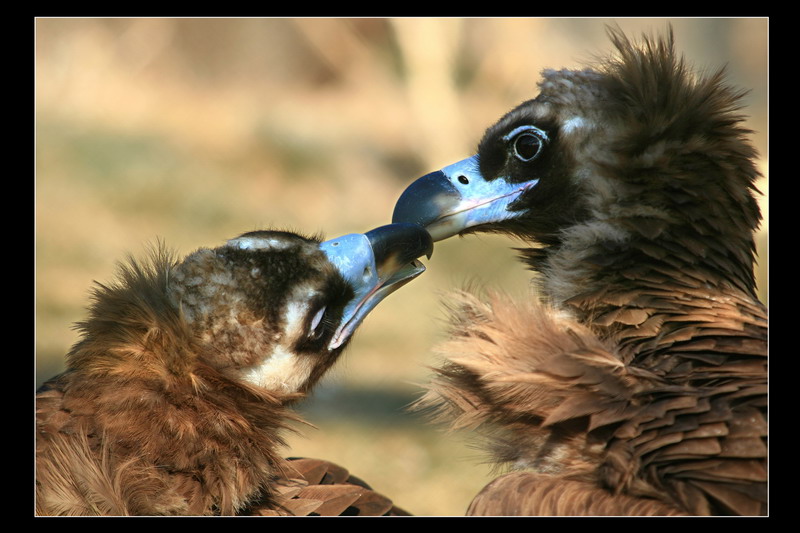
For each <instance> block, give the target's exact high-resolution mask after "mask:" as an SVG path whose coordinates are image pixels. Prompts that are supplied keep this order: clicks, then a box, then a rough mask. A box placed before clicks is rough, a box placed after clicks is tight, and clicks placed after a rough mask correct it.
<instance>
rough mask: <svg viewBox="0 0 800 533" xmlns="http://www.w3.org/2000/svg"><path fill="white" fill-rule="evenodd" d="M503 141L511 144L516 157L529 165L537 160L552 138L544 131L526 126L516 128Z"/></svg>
mask: <svg viewBox="0 0 800 533" xmlns="http://www.w3.org/2000/svg"><path fill="white" fill-rule="evenodd" d="M503 140H504V141H505V142H511V144H512V148H513V150H514V157H516V158H517V159H519V160H520V161H522V162H523V163H528V162H530V161H533V160H534V159H536V157H537V156H538V155H539V154H540V153H541V152H542V148H544V145H545V144H546V143H547V142H548V141H549V140H550V138H549V137H548V136H547V133H546V132H545V131H544V130H541V129H539V128H537V127H536V126H532V125H530V124H526V125H524V126H519V127H516V128H514V129H513V130H511V131H510V132H508V133H507V134H505V135H504V136H503Z"/></svg>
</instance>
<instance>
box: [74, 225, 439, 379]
mask: <svg viewBox="0 0 800 533" xmlns="http://www.w3.org/2000/svg"><path fill="white" fill-rule="evenodd" d="M431 250H432V245H431V240H430V237H429V236H428V235H427V233H425V231H424V230H422V229H421V228H419V227H416V226H413V225H390V226H384V227H381V228H377V229H375V230H372V231H370V232H368V233H366V234H351V235H345V236H342V237H339V238H336V239H331V240H329V241H325V242H321V240H319V239H317V238H306V237H302V236H299V235H296V234H294V233H288V232H281V231H255V232H250V233H246V234H244V235H242V236H240V237H237V238H235V239H232V240H230V241H229V242H227V243H226V244H225V245H223V246H220V247H218V248H214V249H207V248H202V249H200V250H198V251H196V252H194V253H192V254H191V255H189V256H188V257H186V258H185V259H184V260H183V261H181V262H174V261H173V260H171V259H169V258H168V257H166V256H161V257H159V258H157V259H156V260H155V261H154V264H153V265H152V266H151V267H143V266H141V265H140V264H139V263H137V262H135V261H133V262H131V264H130V265H128V266H125V267H123V268H122V271H121V280H120V282H119V284H118V285H116V286H110V287H105V286H101V288H100V289H99V290H98V291H97V292H96V298H95V299H96V302H95V305H94V306H93V307H92V309H91V316H90V319H89V320H87V321H86V322H84V323H83V324H81V325H80V328H81V329H82V330H83V331H84V340H83V341H82V342H81V343H79V345H78V346H76V349H75V350H73V353H72V355H71V363H72V366H73V367H82V368H87V367H89V368H95V369H104V368H105V369H107V370H108V371H109V372H111V373H125V372H131V373H137V374H139V375H141V374H143V373H147V372H148V371H151V372H152V373H153V374H154V375H158V374H161V375H163V376H164V377H165V378H166V377H168V376H172V378H170V379H176V380H177V381H178V382H182V381H187V380H189V381H191V380H192V379H193V378H192V375H193V373H195V372H197V371H198V368H201V367H210V368H211V369H213V371H215V372H219V373H221V374H222V375H223V376H225V377H226V378H228V379H231V380H233V381H235V382H241V383H245V384H247V385H254V386H256V387H257V388H259V389H263V390H267V391H270V392H274V393H277V394H292V393H296V392H305V391H307V390H308V389H309V388H310V387H311V386H312V385H313V384H314V383H316V382H317V381H318V380H319V378H320V377H321V376H322V375H323V374H324V373H325V371H326V370H327V369H328V368H330V366H331V365H332V364H333V363H334V362H335V361H336V359H337V358H338V356H339V354H340V353H341V352H342V350H343V349H344V347H345V346H346V345H347V343H348V342H349V340H350V338H351V336H352V334H353V333H354V331H355V329H356V328H357V327H358V326H359V324H360V323H361V321H362V320H363V318H364V317H365V316H366V314H367V313H369V312H370V311H371V310H372V309H373V308H374V307H375V306H376V305H377V304H378V303H379V302H380V301H381V300H383V298H385V297H386V296H387V295H388V294H390V293H391V292H392V291H394V290H396V289H397V288H399V287H400V286H402V285H403V284H405V283H406V282H408V281H410V280H411V279H413V278H414V277H416V276H417V275H419V274H420V273H422V272H423V271H424V267H422V265H421V264H420V263H419V262H418V261H416V258H417V257H419V256H421V255H425V254H430V252H431ZM93 345H94V346H97V347H98V348H97V349H92V348H91V346H93Z"/></svg>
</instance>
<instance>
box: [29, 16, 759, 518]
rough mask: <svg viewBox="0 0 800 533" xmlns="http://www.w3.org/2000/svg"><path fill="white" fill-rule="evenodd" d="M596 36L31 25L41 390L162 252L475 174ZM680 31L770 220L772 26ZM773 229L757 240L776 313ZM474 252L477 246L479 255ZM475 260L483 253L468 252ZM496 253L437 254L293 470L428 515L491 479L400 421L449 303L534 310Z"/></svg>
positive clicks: (435, 24) (320, 416)
mask: <svg viewBox="0 0 800 533" xmlns="http://www.w3.org/2000/svg"><path fill="white" fill-rule="evenodd" d="M609 22H614V21H610V20H605V19H432V18H428V19H414V18H406V19H388V20H387V19H221V20H220V19H155V18H153V19H76V18H73V19H57V18H50V19H47V18H45V19H38V20H36V22H35V24H36V170H37V172H36V220H35V222H36V243H35V244H36V317H35V319H36V330H35V332H36V339H35V345H36V383H37V384H38V383H40V382H41V381H43V380H44V379H46V378H48V377H50V376H52V375H53V374H55V373H57V372H59V371H60V370H61V369H62V368H63V364H62V361H63V356H64V354H65V353H66V352H67V350H68V349H69V347H70V346H71V345H72V343H74V342H75V341H76V340H77V337H76V334H75V332H74V331H73V330H72V329H71V325H72V324H73V323H74V322H76V321H77V320H80V319H81V318H82V317H83V312H84V311H83V309H84V307H85V306H86V304H87V302H88V297H87V296H88V290H89V288H90V286H91V284H92V282H93V281H94V280H97V281H107V280H110V279H111V278H112V276H113V274H114V268H115V266H114V265H115V262H116V261H118V260H120V259H122V258H124V256H125V254H127V253H129V252H132V253H134V254H141V253H144V252H145V250H146V247H147V245H148V244H149V243H153V242H155V241H156V240H157V239H162V240H163V241H165V242H166V243H168V244H169V245H170V246H172V247H173V248H175V249H176V250H177V251H179V252H180V253H181V254H186V253H189V252H191V251H193V250H194V249H196V248H197V247H200V246H216V245H219V244H221V243H222V242H224V241H225V240H226V239H228V238H230V237H233V236H235V235H237V234H239V233H242V232H244V231H249V230H252V229H257V228H265V227H275V226H277V227H280V228H289V229H295V230H299V231H302V232H306V233H315V232H319V231H322V232H324V233H325V235H327V236H330V237H332V236H335V235H339V234H343V233H350V232H362V231H366V230H368V229H371V228H373V227H375V226H378V225H382V224H385V223H388V222H389V221H390V218H391V212H392V207H393V205H394V202H395V200H396V199H397V197H398V196H399V194H400V193H401V192H402V190H403V189H404V187H405V186H406V185H407V184H408V183H410V182H411V181H412V180H413V179H415V178H416V177H418V176H420V175H422V174H424V173H426V172H428V171H430V170H434V169H437V168H440V167H441V166H443V165H444V164H447V163H450V162H453V161H456V160H458V159H461V158H463V157H466V156H468V155H471V154H472V153H473V151H474V149H475V147H476V144H477V142H478V140H479V139H480V136H481V135H482V133H483V130H484V129H485V128H486V127H487V126H489V125H490V124H492V123H493V122H494V121H495V120H496V119H497V118H499V117H500V116H501V115H502V114H503V113H504V112H505V111H507V110H508V109H510V108H511V107H512V106H514V105H516V104H518V103H520V102H521V101H523V100H525V99H528V98H531V97H533V96H535V94H536V83H537V81H538V79H539V75H538V73H539V71H540V70H541V69H542V68H545V67H553V68H562V67H580V66H582V65H583V64H585V63H586V62H587V61H589V60H591V58H592V57H593V56H595V55H596V54H598V53H604V52H608V51H610V44H609V42H608V40H607V38H606V35H605V29H604V25H605V24H607V23H609ZM668 22H671V23H672V25H673V27H674V30H675V36H676V41H677V45H678V48H679V49H681V50H682V51H683V52H684V53H685V55H686V57H687V58H688V59H689V60H690V61H691V62H692V63H693V64H694V65H695V66H696V67H697V68H700V69H705V70H713V69H716V68H717V67H719V66H721V65H723V64H727V68H728V73H729V77H730V80H731V81H732V82H733V83H734V84H736V85H738V86H741V87H743V88H747V89H750V91H751V92H750V93H749V95H748V96H747V97H746V100H745V102H746V104H747V106H748V107H747V109H746V111H747V113H748V114H749V115H750V117H751V118H750V120H749V123H748V126H749V127H750V128H751V129H753V130H754V131H755V134H754V137H753V139H754V142H755V144H756V146H757V147H758V149H759V151H760V153H761V157H762V159H761V160H760V161H759V165H760V167H761V169H762V172H763V173H764V176H765V178H764V179H763V180H762V181H761V183H760V189H761V190H762V192H764V197H763V198H762V209H763V211H764V213H765V215H767V193H768V185H767V179H766V176H767V163H768V145H767V76H768V72H767V66H768V20H767V19H736V18H730V19H674V20H669V21H668V20H666V19H650V20H639V19H619V20H616V23H618V24H619V25H620V26H621V27H622V28H623V29H624V30H626V31H627V32H628V33H629V34H630V35H634V36H638V35H639V34H640V33H641V32H642V31H651V30H654V31H658V30H663V29H664V28H666V26H667V23H668ZM767 230H768V224H767V222H766V221H765V223H764V224H763V228H762V230H761V232H760V233H759V236H758V244H759V254H760V263H759V276H758V277H759V283H760V288H761V291H762V293H761V294H762V298H763V299H764V300H765V301H766V288H767V281H766V272H767V251H766V243H767ZM476 241H482V242H480V243H478V242H476ZM478 244H479V245H478ZM513 245H516V243H514V242H512V241H510V240H508V239H506V238H501V237H487V236H477V237H468V238H464V239H451V240H449V241H445V242H442V243H439V244H437V247H436V251H435V254H434V256H433V258H432V259H431V260H430V261H426V263H427V265H428V272H427V273H426V274H425V275H424V276H422V277H421V278H419V279H418V280H415V281H414V282H413V283H412V284H411V285H409V286H407V287H406V288H404V289H403V290H401V291H399V292H398V293H396V294H394V295H392V296H391V297H390V298H389V299H388V300H386V301H385V302H384V303H383V304H381V306H379V307H378V308H377V309H376V310H375V311H374V312H373V314H372V315H371V316H370V317H368V319H367V320H366V321H365V323H364V325H363V326H362V328H361V330H360V331H359V332H358V334H357V336H356V338H355V339H354V341H353V342H352V343H351V347H350V348H349V350H348V352H347V353H346V355H345V357H344V358H343V360H342V361H341V362H340V363H339V364H338V367H337V368H336V369H335V370H334V372H333V374H332V375H331V376H329V377H328V378H327V379H326V380H325V381H324V384H323V386H322V387H320V388H319V389H318V390H317V391H315V393H314V395H313V397H312V398H311V400H310V401H309V402H307V403H306V404H305V405H304V406H303V410H304V412H305V414H306V418H307V419H308V420H309V421H311V422H312V423H313V424H314V425H315V426H316V429H312V428H303V429H302V433H303V435H302V436H291V437H290V438H289V445H290V450H289V451H287V454H291V455H305V456H314V457H324V458H326V459H330V460H333V461H335V462H339V463H341V464H343V465H346V466H347V467H349V468H350V470H351V471H352V472H353V473H354V474H356V475H358V476H360V477H362V478H363V479H365V480H366V481H367V482H369V483H370V484H372V485H373V486H374V487H375V488H376V489H377V490H379V491H381V492H383V493H385V494H388V495H390V496H392V497H393V498H394V500H395V501H396V502H397V504H398V505H400V506H402V507H404V508H406V509H407V510H408V511H410V512H412V513H414V514H418V515H461V514H463V512H464V510H465V509H466V506H467V504H468V503H469V501H470V499H471V497H472V496H473V495H474V494H475V493H476V492H477V491H478V490H479V489H480V487H482V486H483V485H484V484H485V483H486V482H487V481H488V480H489V479H490V477H491V476H490V474H491V472H490V469H489V467H488V466H486V465H484V464H481V460H482V456H481V454H480V452H478V451H476V450H474V449H472V448H471V447H470V446H469V445H468V441H467V437H468V435H461V434H452V433H446V432H443V431H442V430H441V429H439V428H434V427H432V426H430V425H428V424H426V423H425V422H424V421H423V420H421V419H420V418H418V417H416V416H413V415H410V414H408V413H406V412H405V410H404V406H405V405H407V404H408V403H409V402H410V401H412V400H413V399H414V398H416V397H417V396H418V395H419V391H420V387H419V385H418V384H421V383H424V382H426V380H427V377H428V370H427V368H426V366H428V365H432V364H434V363H435V362H436V356H435V353H434V346H435V345H436V343H437V342H438V341H439V340H440V339H441V338H442V335H443V326H444V323H443V319H444V312H443V309H442V307H441V305H440V298H441V295H442V293H443V292H444V291H446V290H447V289H450V288H459V287H462V286H463V285H464V284H466V283H469V282H476V283H477V284H479V285H484V286H486V287H491V288H498V289H501V290H505V291H507V292H509V293H511V294H513V295H518V296H521V297H524V296H525V295H526V294H528V293H529V292H530V288H529V287H530V285H529V274H528V273H527V272H525V271H524V269H523V268H522V266H521V265H520V264H518V263H517V262H516V260H515V255H514V252H513V251H512V250H511V249H510V247H511V246H513Z"/></svg>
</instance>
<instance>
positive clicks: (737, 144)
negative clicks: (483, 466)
mask: <svg viewBox="0 0 800 533" xmlns="http://www.w3.org/2000/svg"><path fill="white" fill-rule="evenodd" d="M609 34H610V36H611V39H612V41H613V43H614V45H615V48H616V54H615V55H614V57H610V58H608V59H605V60H603V61H600V62H599V64H598V65H597V67H595V68H592V69H586V70H580V71H575V70H559V71H556V70H547V71H545V72H544V73H543V80H542V81H541V83H540V93H539V95H538V96H537V97H536V98H534V99H532V100H529V101H527V102H524V103H522V104H521V105H519V106H518V107H516V108H515V109H512V110H511V111H510V112H508V113H507V114H506V115H505V116H504V117H502V118H501V119H500V120H499V121H498V122H497V123H496V124H494V125H493V126H491V127H490V128H489V129H488V130H487V131H486V133H485V134H484V136H483V138H482V140H481V141H480V144H479V147H478V152H477V155H475V156H473V157H470V158H467V159H465V160H463V161H460V162H457V163H455V164H452V165H449V166H447V167H445V168H443V169H442V170H440V171H437V172H433V173H431V174H428V175H426V176H424V177H422V178H420V179H419V180H417V181H416V182H414V183H413V184H412V185H410V186H409V188H408V189H407V190H406V191H405V192H404V193H403V195H402V196H401V198H400V199H399V201H398V203H397V205H396V207H395V212H394V218H393V220H394V221H395V222H413V223H417V224H420V225H422V226H424V227H426V228H427V229H428V230H429V231H430V232H431V234H432V235H433V237H434V240H440V239H444V238H447V237H449V236H452V235H456V234H459V235H463V234H467V233H472V232H499V233H506V234H510V235H514V236H516V237H519V238H521V239H522V240H523V241H525V242H526V243H527V244H528V247H526V248H524V249H522V250H520V253H521V257H522V259H523V261H524V262H525V263H526V264H527V265H528V266H529V267H530V268H531V269H532V270H534V271H535V272H536V273H537V275H538V276H537V277H536V280H537V286H538V289H539V294H540V298H536V299H535V300H536V301H529V302H510V301H509V299H508V298H504V297H501V296H497V295H494V296H492V297H489V298H479V297H477V296H474V295H472V294H469V293H466V292H465V293H462V294H461V295H459V296H457V297H456V302H455V303H454V304H453V307H454V309H453V312H452V324H451V326H452V338H451V340H450V341H449V342H448V343H447V344H445V345H444V347H443V348H442V351H443V354H444V358H445V363H444V364H443V366H442V367H441V368H440V369H439V370H438V373H437V377H436V378H435V380H434V382H433V383H432V385H431V388H430V390H429V391H428V393H426V396H425V397H424V398H423V399H422V405H426V406H432V407H434V408H435V409H438V412H439V414H440V415H442V416H449V417H451V418H453V419H454V420H455V425H456V426H479V427H481V428H483V429H484V430H485V433H486V435H487V436H488V438H489V439H490V441H491V445H490V446H491V448H492V450H493V452H494V454H495V458H496V460H497V461H498V462H500V463H505V464H508V465H511V466H512V467H513V469H514V472H513V473H510V474H507V475H505V476H503V477H500V478H498V479H496V480H495V481H494V482H492V483H491V484H489V485H488V486H487V487H486V488H485V489H484V490H483V491H482V492H481V493H480V494H479V495H478V496H477V497H476V498H475V500H474V501H473V502H472V504H471V506H470V509H469V512H470V513H471V514H502V515H508V514H537V515H552V514H558V515H651V514H655V515H669V514H691V515H761V514H765V513H766V510H767V465H766V461H767V411H766V409H767V311H766V309H765V307H764V306H763V305H762V304H761V303H760V302H759V300H758V299H757V297H756V288H755V281H754V274H753V263H754V251H755V247H754V240H753V233H754V230H755V229H756V228H757V226H758V224H759V223H760V219H761V215H760V213H759V209H758V206H757V203H756V200H755V199H754V193H756V192H757V191H756V190H755V187H754V182H755V180H756V178H757V177H758V171H757V170H756V167H755V164H754V158H755V155H756V153H755V150H754V148H753V147H752V145H751V144H750V142H749V140H748V134H749V133H750V132H749V131H747V130H745V129H744V128H743V127H742V124H741V123H742V120H743V117H742V116H741V115H740V114H739V108H740V99H741V93H740V92H737V91H736V90H734V89H732V88H731V87H729V86H728V85H727V84H726V82H725V81H724V75H723V73H722V71H720V72H717V73H713V74H710V75H706V76H696V75H694V74H693V73H692V72H691V70H690V69H689V68H688V67H687V65H686V64H685V62H684V60H683V58H682V57H680V56H679V55H678V54H676V52H675V50H674V44H673V37H672V32H671V31H670V32H669V33H668V35H667V36H665V37H662V38H651V37H647V36H645V37H644V38H643V39H642V40H641V41H640V42H632V41H631V40H629V39H628V38H627V37H625V36H624V35H623V34H622V33H621V32H620V31H619V30H617V29H612V30H610V31H609ZM478 260H479V259H478Z"/></svg>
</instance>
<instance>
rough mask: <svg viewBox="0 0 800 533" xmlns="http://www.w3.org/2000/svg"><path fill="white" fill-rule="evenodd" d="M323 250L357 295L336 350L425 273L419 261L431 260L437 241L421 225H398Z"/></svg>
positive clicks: (346, 312) (338, 334)
mask: <svg viewBox="0 0 800 533" xmlns="http://www.w3.org/2000/svg"><path fill="white" fill-rule="evenodd" d="M320 249H321V250H322V251H323V252H324V253H325V254H326V255H327V256H328V260H329V261H330V262H331V263H332V264H333V265H334V266H336V268H337V269H338V270H339V272H341V274H342V276H344V278H345V279H347V280H348V281H349V282H350V283H351V284H352V286H353V289H354V291H355V296H354V297H353V299H352V300H351V301H350V302H349V303H348V304H347V305H346V306H345V309H344V314H343V316H342V319H341V322H340V323H339V326H338V327H337V329H336V332H335V334H334V335H333V338H332V339H331V342H330V343H329V345H328V349H329V350H334V349H336V348H338V347H340V346H342V345H343V344H344V343H345V342H346V341H347V340H348V339H349V338H350V337H351V336H352V334H353V333H354V332H355V330H356V328H358V326H359V325H360V324H361V322H362V321H363V320H364V318H366V316H367V315H368V314H369V312H370V311H372V310H373V309H374V308H375V307H376V306H377V305H378V304H379V303H380V302H381V301H383V300H384V299H385V298H386V297H387V296H389V295H390V294H391V293H393V292H394V291H396V290H397V289H399V288H400V287H402V286H403V285H405V284H406V283H408V282H409V281H411V280H412V279H414V278H416V277H417V276H419V275H420V274H422V273H423V272H424V271H425V267H424V266H423V265H422V263H420V262H419V261H418V260H417V259H418V258H419V257H422V256H423V255H424V256H427V257H428V258H430V256H431V254H432V253H433V240H432V239H431V236H430V234H428V232H427V231H425V230H424V229H423V228H422V227H421V226H419V225H416V224H407V223H398V224H389V225H386V226H381V227H379V228H375V229H373V230H371V231H368V232H367V233H351V234H348V235H343V236H341V237H337V238H335V239H331V240H328V241H325V242H323V243H322V244H320Z"/></svg>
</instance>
